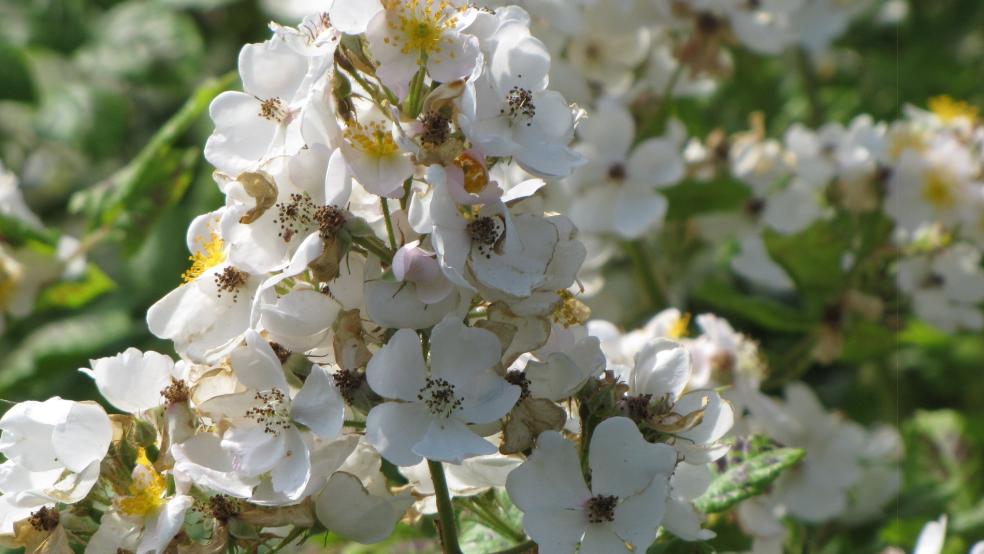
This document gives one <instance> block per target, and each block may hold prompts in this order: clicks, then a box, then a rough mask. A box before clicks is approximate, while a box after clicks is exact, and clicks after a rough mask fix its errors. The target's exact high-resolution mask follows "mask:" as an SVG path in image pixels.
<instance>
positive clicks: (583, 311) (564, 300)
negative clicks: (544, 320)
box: [550, 290, 591, 327]
mask: <svg viewBox="0 0 984 554" xmlns="http://www.w3.org/2000/svg"><path fill="white" fill-rule="evenodd" d="M557 295H558V296H560V300H561V301H560V303H559V304H557V307H556V308H554V311H553V313H552V314H550V315H551V317H552V319H553V320H554V322H555V323H557V324H558V325H563V326H564V327H571V326H573V325H583V324H584V322H585V321H587V320H588V319H589V318H590V317H591V308H589V307H588V306H587V304H585V303H584V302H581V301H580V300H578V299H577V297H575V296H574V295H573V294H572V293H571V292H570V291H568V290H559V291H557Z"/></svg>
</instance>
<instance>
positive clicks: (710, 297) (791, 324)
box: [691, 281, 814, 333]
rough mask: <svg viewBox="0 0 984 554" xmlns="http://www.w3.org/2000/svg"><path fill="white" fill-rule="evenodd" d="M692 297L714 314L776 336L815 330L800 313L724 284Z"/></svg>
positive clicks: (704, 286) (706, 287) (700, 289)
mask: <svg viewBox="0 0 984 554" xmlns="http://www.w3.org/2000/svg"><path fill="white" fill-rule="evenodd" d="M691 296H692V298H693V299H694V300H696V301H698V302H703V303H705V304H707V305H709V306H710V307H711V308H713V309H714V311H717V312H721V313H723V314H726V315H729V316H737V317H740V318H742V319H745V320H747V321H749V322H751V323H754V324H756V325H759V326H761V327H763V328H765V329H769V330H771V331H776V332H779V333H802V332H804V331H809V330H810V329H812V328H813V326H814V320H813V319H811V318H808V317H806V316H805V315H804V314H803V313H802V312H800V311H799V310H796V309H794V308H792V307H790V306H788V305H786V304H783V303H781V302H778V301H776V300H772V299H769V298H763V297H759V296H752V295H749V294H744V293H742V292H740V291H738V290H735V288H734V287H733V286H731V285H729V284H728V283H726V282H724V281H708V282H706V283H704V284H702V285H701V286H700V287H698V288H697V289H696V290H694V292H693V293H692V295H691Z"/></svg>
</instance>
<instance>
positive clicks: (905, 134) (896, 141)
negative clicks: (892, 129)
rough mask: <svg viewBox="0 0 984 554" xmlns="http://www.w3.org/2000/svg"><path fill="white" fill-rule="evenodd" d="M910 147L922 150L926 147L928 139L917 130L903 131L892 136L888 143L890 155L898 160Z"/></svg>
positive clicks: (918, 150)
mask: <svg viewBox="0 0 984 554" xmlns="http://www.w3.org/2000/svg"><path fill="white" fill-rule="evenodd" d="M910 149H911V150H915V151H917V152H922V151H923V150H925V149H926V141H925V139H924V138H923V135H922V134H920V133H918V132H916V131H910V130H906V131H902V132H900V133H898V134H895V135H893V136H892V138H891V141H890V142H889V145H888V155H889V156H890V157H891V158H892V159H893V160H897V159H899V156H901V155H902V152H905V151H906V150H910Z"/></svg>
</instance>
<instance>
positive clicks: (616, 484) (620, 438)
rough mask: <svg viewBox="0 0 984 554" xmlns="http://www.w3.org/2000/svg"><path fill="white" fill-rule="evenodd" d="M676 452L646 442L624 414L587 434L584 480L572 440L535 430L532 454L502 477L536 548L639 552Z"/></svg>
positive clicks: (662, 509)
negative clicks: (587, 470)
mask: <svg viewBox="0 0 984 554" xmlns="http://www.w3.org/2000/svg"><path fill="white" fill-rule="evenodd" d="M676 463H677V454H676V451H675V450H673V448H672V447H670V446H668V445H665V444H652V443H649V442H646V440H645V439H644V438H643V437H642V434H641V433H640V432H639V430H638V429H637V428H636V426H635V424H634V423H633V422H632V421H631V420H630V419H628V418H624V417H613V418H610V419H606V420H605V421H603V422H601V423H600V424H599V425H598V426H597V427H596V428H595V430H594V432H593V434H592V435H591V446H590V452H589V454H588V465H589V466H590V468H591V486H590V488H589V487H588V486H587V485H586V484H585V481H584V477H583V476H582V475H581V467H580V464H579V462H578V456H577V451H576V448H575V446H574V443H572V442H570V441H568V440H566V439H564V438H563V436H562V435H561V434H560V433H557V432H555V431H546V432H544V433H542V434H541V435H540V438H539V439H538V441H537V446H536V448H535V449H534V450H533V454H531V455H530V457H529V458H527V460H526V461H525V462H524V463H523V465H521V466H519V467H518V468H516V469H515V470H513V472H512V473H510V474H509V477H508V478H507V479H506V490H507V491H509V498H511V499H512V501H513V502H514V503H515V504H516V506H517V507H518V508H519V509H520V510H522V511H523V528H524V529H525V530H526V533H527V534H528V535H529V536H530V537H531V538H532V539H533V540H534V541H536V543H537V546H538V547H539V551H540V552H541V553H542V554H554V553H557V554H561V553H572V552H574V551H575V548H576V546H577V545H578V543H580V545H581V550H580V551H581V552H605V553H613V554H614V553H617V552H628V551H629V548H628V547H627V545H631V546H632V548H633V551H637V552H638V551H644V550H645V549H646V548H647V547H648V546H649V545H650V544H651V543H652V542H653V540H655V538H656V531H657V529H658V527H659V524H660V522H661V521H662V519H663V516H664V514H665V513H666V506H667V499H668V495H669V478H670V475H671V474H672V473H673V468H674V467H675V466H676Z"/></svg>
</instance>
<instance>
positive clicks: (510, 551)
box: [492, 540, 536, 554]
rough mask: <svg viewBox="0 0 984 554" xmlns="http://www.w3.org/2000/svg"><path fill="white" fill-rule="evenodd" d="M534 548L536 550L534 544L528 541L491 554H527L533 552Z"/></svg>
mask: <svg viewBox="0 0 984 554" xmlns="http://www.w3.org/2000/svg"><path fill="white" fill-rule="evenodd" d="M534 548H536V543H535V542H533V541H532V540H528V541H526V542H523V543H520V544H517V545H516V546H511V547H509V548H507V549H505V550H498V551H496V552H493V553H492V554H528V553H529V552H533V549H534Z"/></svg>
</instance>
